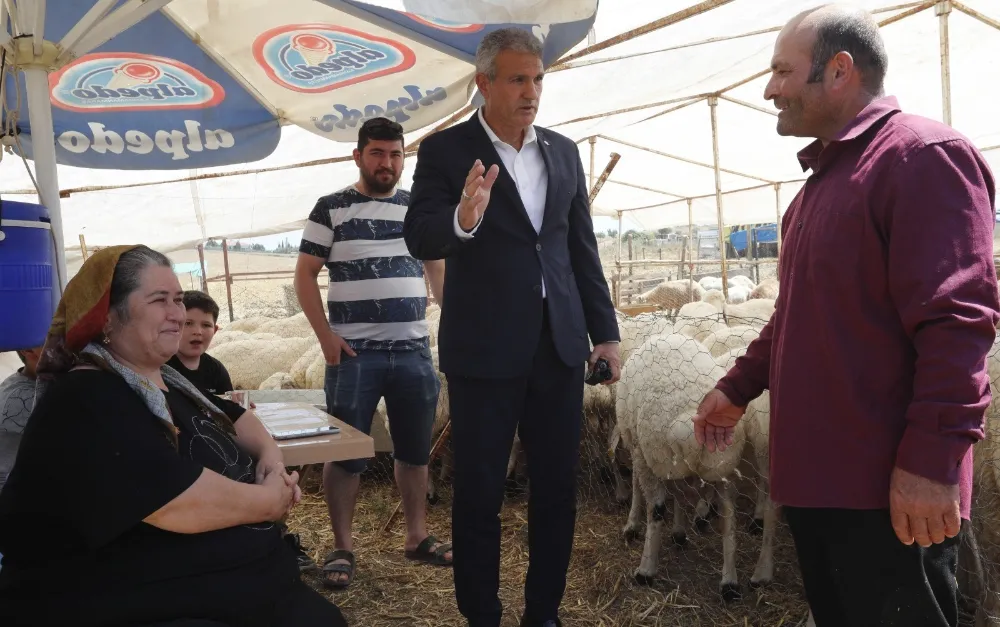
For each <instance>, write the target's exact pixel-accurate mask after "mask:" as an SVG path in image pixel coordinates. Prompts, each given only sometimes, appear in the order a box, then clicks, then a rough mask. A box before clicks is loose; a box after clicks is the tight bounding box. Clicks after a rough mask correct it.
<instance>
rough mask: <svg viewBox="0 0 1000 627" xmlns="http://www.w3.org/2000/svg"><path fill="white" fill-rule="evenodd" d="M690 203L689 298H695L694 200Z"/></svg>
mask: <svg viewBox="0 0 1000 627" xmlns="http://www.w3.org/2000/svg"><path fill="white" fill-rule="evenodd" d="M687 203H688V300H689V301H692V300H694V200H693V199H691V198H688V199H687Z"/></svg>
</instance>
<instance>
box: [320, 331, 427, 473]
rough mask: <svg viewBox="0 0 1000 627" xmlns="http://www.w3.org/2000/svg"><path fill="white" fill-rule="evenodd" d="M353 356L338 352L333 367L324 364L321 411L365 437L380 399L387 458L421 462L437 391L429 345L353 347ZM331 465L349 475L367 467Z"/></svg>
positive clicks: (344, 463)
mask: <svg viewBox="0 0 1000 627" xmlns="http://www.w3.org/2000/svg"><path fill="white" fill-rule="evenodd" d="M357 355H358V356H357V357H348V356H347V355H342V356H341V359H340V363H339V364H338V365H336V366H330V365H328V366H327V367H326V382H325V385H324V388H325V391H326V407H327V412H328V413H330V414H331V415H333V416H336V417H337V418H339V419H340V420H342V421H344V422H346V423H347V424H349V425H351V426H352V427H354V428H355V429H358V430H359V431H362V432H364V433H366V434H369V435H370V434H371V429H372V417H373V415H374V413H375V408H376V406H377V405H378V402H379V399H381V398H382V397H385V408H386V413H387V414H388V418H389V431H390V432H391V435H392V448H393V457H394V458H395V459H396V460H397V461H400V462H403V463H405V464H408V465H411V466H426V465H427V461H428V458H429V456H430V452H431V430H432V429H433V427H434V416H435V414H436V412H437V402H438V393H439V392H440V391H441V382H440V381H439V380H438V377H437V371H436V370H435V368H434V362H433V360H432V359H431V351H430V349H428V348H424V349H419V350H409V351H378V350H376V351H357ZM335 463H336V464H337V465H339V466H340V467H341V468H343V469H344V470H345V471H347V472H349V473H352V474H357V473H361V472H363V471H364V470H365V468H366V467H367V466H368V462H367V460H364V459H351V460H345V461H340V462H335Z"/></svg>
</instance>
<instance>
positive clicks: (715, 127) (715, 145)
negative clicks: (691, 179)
mask: <svg viewBox="0 0 1000 627" xmlns="http://www.w3.org/2000/svg"><path fill="white" fill-rule="evenodd" d="M718 106H719V98H718V97H717V96H711V97H710V98H709V99H708V108H709V111H711V114H712V162H713V164H714V166H715V167H714V170H715V209H716V213H717V217H718V221H719V263H720V265H721V267H722V295H723V296H725V298H726V300H727V301H728V300H729V277H728V273H727V272H726V239H725V233H723V219H722V170H721V169H720V168H719V121H718V119H717V118H718V116H717V114H716V110H717V109H718Z"/></svg>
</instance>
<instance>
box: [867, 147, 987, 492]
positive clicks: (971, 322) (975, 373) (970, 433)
mask: <svg viewBox="0 0 1000 627" xmlns="http://www.w3.org/2000/svg"><path fill="white" fill-rule="evenodd" d="M894 174H895V176H894V177H893V183H892V185H893V188H892V189H891V191H890V194H891V200H890V202H889V203H888V205H887V212H888V213H887V215H886V216H884V220H885V222H884V223H885V224H886V226H887V229H886V231H887V235H888V241H889V245H888V258H887V260H886V261H887V265H888V279H889V294H890V297H891V298H892V301H893V303H894V304H895V307H896V310H897V311H898V313H899V319H900V322H901V323H902V325H903V328H904V330H905V332H906V334H907V335H908V336H909V337H910V339H911V341H912V342H913V347H914V352H915V354H916V362H915V371H914V379H913V397H912V400H911V402H910V404H909V406H908V408H907V411H906V427H905V431H904V433H903V438H902V441H901V442H900V444H899V448H898V449H897V452H896V465H897V466H898V467H899V468H901V469H903V470H906V471H908V472H912V473H914V474H917V475H920V476H922V477H925V478H927V479H931V480H933V481H938V482H940V483H945V484H956V483H958V482H959V465H960V464H961V462H962V460H963V459H964V458H965V457H966V455H967V454H968V453H969V450H970V448H971V447H972V445H973V444H974V443H975V442H977V441H979V440H981V439H982V438H983V436H984V415H985V412H986V408H987V406H988V405H989V403H990V380H989V372H988V370H987V357H988V355H989V352H990V350H991V349H992V347H993V342H994V339H995V336H996V325H997V321H998V319H1000V313H998V310H1000V301H998V294H997V279H996V271H995V269H994V265H993V228H994V224H995V218H994V194H995V190H994V181H993V178H992V175H991V173H990V171H989V168H988V166H987V165H986V164H985V162H984V161H983V159H982V157H981V155H980V154H979V153H978V152H977V151H976V150H975V148H973V147H972V146H971V145H969V144H968V143H967V142H965V141H962V140H952V141H947V142H942V143H938V144H931V145H927V146H922V147H919V148H917V149H915V150H914V151H912V152H911V153H910V154H909V155H908V156H907V157H906V158H904V159H903V160H901V161H900V162H899V164H898V165H897V166H896V171H895V173H894Z"/></svg>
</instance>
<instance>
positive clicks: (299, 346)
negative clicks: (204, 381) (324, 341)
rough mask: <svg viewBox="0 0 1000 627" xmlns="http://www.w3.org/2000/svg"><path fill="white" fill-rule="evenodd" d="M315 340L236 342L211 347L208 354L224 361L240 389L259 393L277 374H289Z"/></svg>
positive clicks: (253, 340)
mask: <svg viewBox="0 0 1000 627" xmlns="http://www.w3.org/2000/svg"><path fill="white" fill-rule="evenodd" d="M315 341H316V340H315V338H311V337H301V338H287V339H284V340H282V341H280V342H276V341H273V340H261V339H252V340H237V341H234V342H229V343H227V344H223V345H222V346H219V347H212V348H211V349H210V350H209V354H210V355H212V356H213V357H215V358H216V359H218V360H219V361H221V362H222V363H223V364H224V365H225V366H226V369H227V370H228V371H229V375H230V377H231V378H232V380H233V386H234V387H235V388H236V389H238V390H256V389H257V388H258V387H259V386H260V384H261V383H263V382H264V381H265V380H266V379H267V378H268V377H270V376H271V375H272V374H274V373H275V372H288V371H289V370H290V369H291V367H292V365H293V364H294V363H295V362H296V360H298V358H299V357H301V356H302V353H304V352H305V351H307V350H308V349H309V346H311V345H312V343H313V342H315Z"/></svg>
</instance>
